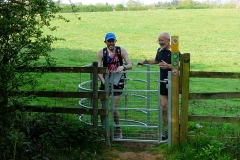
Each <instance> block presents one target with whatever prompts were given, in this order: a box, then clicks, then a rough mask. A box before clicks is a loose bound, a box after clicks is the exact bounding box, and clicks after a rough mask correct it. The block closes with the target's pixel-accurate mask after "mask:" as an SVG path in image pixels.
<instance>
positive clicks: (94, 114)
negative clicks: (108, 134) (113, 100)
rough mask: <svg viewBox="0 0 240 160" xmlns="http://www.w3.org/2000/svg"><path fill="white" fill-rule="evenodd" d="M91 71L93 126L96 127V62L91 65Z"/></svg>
mask: <svg viewBox="0 0 240 160" xmlns="http://www.w3.org/2000/svg"><path fill="white" fill-rule="evenodd" d="M92 66H93V67H92V69H93V71H92V73H93V80H92V84H93V85H92V86H93V90H92V91H93V96H92V101H93V127H94V128H97V127H98V62H93V65H92Z"/></svg>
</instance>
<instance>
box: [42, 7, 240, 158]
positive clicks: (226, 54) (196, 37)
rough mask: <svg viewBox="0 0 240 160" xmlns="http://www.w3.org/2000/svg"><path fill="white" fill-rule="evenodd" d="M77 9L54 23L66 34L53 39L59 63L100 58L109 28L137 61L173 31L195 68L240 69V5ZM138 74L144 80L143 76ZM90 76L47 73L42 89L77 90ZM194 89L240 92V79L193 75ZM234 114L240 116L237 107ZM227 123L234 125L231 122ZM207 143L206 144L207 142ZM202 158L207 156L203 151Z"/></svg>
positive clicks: (151, 54) (81, 62) (77, 63)
mask: <svg viewBox="0 0 240 160" xmlns="http://www.w3.org/2000/svg"><path fill="white" fill-rule="evenodd" d="M77 14H78V16H80V17H81V20H78V18H77V17H76V16H75V15H74V14H69V13H67V14H63V16H65V17H66V18H68V19H70V22H69V23H62V22H60V21H54V22H53V25H57V26H59V28H58V31H57V32H54V33H51V34H53V35H56V36H57V37H60V38H65V41H61V42H55V43H54V44H53V47H54V48H55V50H54V51H53V52H52V53H51V55H52V56H53V57H54V58H55V60H56V64H57V66H85V65H89V64H91V63H92V62H94V61H97V52H98V50H99V49H102V48H103V47H105V44H104V42H103V41H104V36H105V34H106V32H109V31H112V32H114V33H115V34H116V36H117V40H118V42H117V45H120V46H122V47H124V48H126V49H127V51H128V54H129V57H130V59H131V61H132V63H133V64H135V63H136V62H137V61H138V60H144V59H150V58H154V57H155V54H156V51H157V48H158V47H159V45H158V43H157V37H158V35H159V33H161V32H162V31H168V32H169V33H170V34H171V35H177V36H179V39H180V44H179V49H180V51H181V53H190V54H191V70H192V71H218V72H239V67H240V58H239V56H240V50H239V44H240V39H239V37H240V32H239V31H238V30H239V27H240V21H239V17H238V15H240V10H237V9H199V10H187V9H186V10H165V9H162V10H148V11H136V12H135V11H125V12H97V13H94V12H93V13H77ZM46 33H48V32H46ZM140 70H145V68H142V67H140V68H137V67H136V66H135V65H134V66H133V69H132V71H140ZM158 70H159V68H158V67H157V65H155V66H151V71H158ZM129 76H130V77H131V75H129ZM138 78H139V79H142V78H144V76H139V77H138ZM88 79H89V76H88V75H87V74H70V73H69V74H68V73H64V74H56V73H54V74H46V75H44V77H43V78H42V79H40V82H41V84H42V85H40V86H39V88H43V87H44V88H46V89H47V90H54V89H56V90H66V91H76V90H78V85H79V83H81V82H84V81H86V80H88ZM190 91H191V92H221V91H239V79H235V80H232V79H202V78H191V79H190ZM46 102H47V101H46ZM67 103H69V102H67ZM209 103H210V105H209V106H211V105H213V106H214V103H216V102H215V101H212V102H209ZM224 103H225V102H224ZM231 103H232V102H231ZM69 104H71V103H69ZM77 105H78V103H77V102H76V106H77ZM215 106H216V105H215ZM235 108H236V110H234V111H237V110H238V108H239V102H238V103H237V105H236V106H235ZM203 109H204V108H203ZM203 109H202V108H198V109H197V110H195V111H196V112H195V113H201V111H202V110H203ZM208 109H209V110H208V111H209V112H214V113H215V114H220V115H221V114H222V113H223V112H224V111H221V110H220V111H219V110H216V109H215V108H214V107H213V108H212V109H211V108H208ZM204 111H205V112H206V111H207V110H204ZM229 114H231V115H237V113H236V112H231V113H229ZM194 125H195V124H194ZM226 128H227V129H229V128H228V126H227V127H226ZM210 130H211V128H210ZM231 130H232V128H231ZM213 132H214V131H213ZM199 133H201V132H199ZM215 133H216V132H214V133H213V134H215ZM224 133H225V131H224ZM236 135H239V133H236ZM206 144H207V143H206ZM206 144H204V145H203V146H205V147H206ZM198 147H199V146H198ZM200 147H202V146H200ZM186 148H187V147H186ZM205 149H206V148H205ZM212 152H214V153H215V152H217V151H215V150H213V151H212ZM199 154H200V153H199ZM183 156H184V155H183ZM199 157H200V158H202V157H201V156H200V155H199ZM195 158H196V157H195ZM179 159H181V158H179Z"/></svg>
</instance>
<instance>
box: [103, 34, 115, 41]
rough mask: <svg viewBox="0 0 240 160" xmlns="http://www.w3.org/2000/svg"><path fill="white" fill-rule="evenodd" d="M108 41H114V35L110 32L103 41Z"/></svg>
mask: <svg viewBox="0 0 240 160" xmlns="http://www.w3.org/2000/svg"><path fill="white" fill-rule="evenodd" d="M109 39H114V40H116V36H115V34H114V33H112V32H108V33H107V34H106V36H105V40H106V41H108V40H109Z"/></svg>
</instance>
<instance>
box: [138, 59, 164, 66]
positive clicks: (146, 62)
mask: <svg viewBox="0 0 240 160" xmlns="http://www.w3.org/2000/svg"><path fill="white" fill-rule="evenodd" d="M158 63H159V62H158V61H157V60H156V59H155V58H153V59H145V60H141V61H138V62H137V67H138V66H139V65H143V64H158Z"/></svg>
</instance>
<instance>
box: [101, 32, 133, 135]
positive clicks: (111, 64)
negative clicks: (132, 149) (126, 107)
mask: <svg viewBox="0 0 240 160" xmlns="http://www.w3.org/2000/svg"><path fill="white" fill-rule="evenodd" d="M116 42H117V39H116V36H115V34H114V33H112V32H109V33H107V34H106V36H105V40H104V43H105V44H106V46H107V47H106V48H103V49H100V50H99V51H98V67H107V68H108V73H109V78H110V77H111V75H112V72H113V71H116V72H119V73H120V72H122V71H126V70H129V69H132V63H131V61H130V59H129V57H128V53H127V51H126V49H125V48H123V47H119V46H115V45H116ZM123 60H124V62H125V64H124V63H123ZM122 76H123V77H122V79H120V81H119V82H118V84H116V85H114V89H120V90H121V89H123V88H124V77H125V76H126V75H125V74H122ZM98 77H99V79H100V80H101V86H100V88H99V89H100V90H104V88H105V75H102V74H98ZM121 95H122V92H114V95H113V96H114V108H117V107H118V104H119V101H120V98H121ZM114 122H115V124H116V131H115V135H114V138H123V135H122V129H121V127H120V126H119V124H120V121H119V112H118V111H117V110H114Z"/></svg>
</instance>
